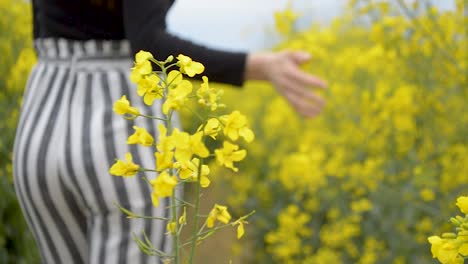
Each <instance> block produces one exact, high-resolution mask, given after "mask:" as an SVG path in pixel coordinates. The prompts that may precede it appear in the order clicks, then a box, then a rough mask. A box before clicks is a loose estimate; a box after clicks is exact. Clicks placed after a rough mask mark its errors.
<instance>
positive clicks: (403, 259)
mask: <svg viewBox="0 0 468 264" xmlns="http://www.w3.org/2000/svg"><path fill="white" fill-rule="evenodd" d="M453 1H454V2H455V6H456V7H455V8H454V9H452V10H448V11H440V10H438V9H437V8H435V7H433V6H431V5H429V1H403V0H382V1H371V0H352V1H349V4H348V7H347V11H346V12H345V13H344V14H343V15H342V16H341V17H340V18H338V19H336V20H335V21H333V23H331V24H330V25H328V26H324V27H319V26H317V25H311V26H310V28H308V29H307V30H304V31H297V30H296V27H295V25H294V23H295V20H296V19H297V18H298V16H299V15H300V13H296V12H295V11H293V10H291V9H286V10H284V11H281V12H278V13H276V14H272V16H273V17H275V19H276V22H277V23H276V26H277V31H278V34H279V35H281V36H282V37H283V41H282V43H281V44H279V45H278V46H277V47H276V48H277V49H278V50H304V51H307V52H309V53H310V54H311V55H312V59H311V60H310V62H308V63H307V64H304V65H303V69H304V70H305V71H307V72H310V73H312V74H314V75H318V76H321V77H323V78H324V79H326V80H328V84H329V87H328V89H327V90H326V91H323V92H320V93H321V96H323V97H324V98H325V99H326V101H327V105H326V108H325V110H324V111H323V112H322V114H321V115H320V116H319V117H318V118H315V119H312V120H306V119H303V118H302V117H300V116H298V115H297V114H296V113H295V112H294V111H293V110H292V108H291V107H290V106H289V105H288V104H287V103H286V101H284V100H283V99H282V98H281V97H280V96H279V95H278V94H277V92H276V91H275V89H274V88H273V87H271V86H270V85H268V84H265V83H260V82H250V83H247V85H246V87H244V88H243V89H240V90H237V89H231V88H230V87H221V85H218V84H216V85H215V84H213V83H210V84H209V85H208V80H207V79H206V80H203V82H202V84H201V88H200V89H198V90H197V94H196V97H197V100H198V103H199V104H201V105H203V107H205V108H209V109H211V110H212V111H214V110H216V109H217V108H223V107H224V105H223V104H221V103H219V102H218V99H219V97H220V96H221V94H222V92H220V91H221V89H218V88H220V87H221V88H223V89H222V90H224V95H223V98H224V101H223V102H225V103H226V105H228V106H229V107H231V108H232V109H236V110H237V109H238V110H240V112H242V113H243V114H240V113H239V112H236V111H233V112H232V113H231V114H230V115H225V116H221V117H220V120H222V121H223V122H224V123H225V124H227V125H226V126H224V128H221V126H220V125H219V121H218V119H215V120H211V121H207V124H206V126H205V127H203V128H199V127H198V124H195V123H191V122H186V123H185V124H184V126H185V127H186V129H187V131H201V130H202V131H203V133H204V135H208V136H213V137H216V135H217V134H218V132H220V130H221V129H224V131H223V133H224V134H225V135H226V136H227V137H228V138H230V139H231V140H237V139H238V138H242V140H239V141H238V142H237V143H236V144H231V143H229V142H228V144H224V145H217V146H216V147H217V152H216V153H215V154H214V155H213V156H212V157H210V158H209V159H211V162H212V163H213V164H210V171H209V172H207V171H206V169H205V170H201V171H200V172H201V173H200V174H201V175H200V176H201V177H200V182H201V184H202V186H201V187H207V186H208V185H210V181H211V180H213V181H216V182H218V183H217V185H215V188H218V189H222V191H221V193H222V195H223V197H224V198H225V200H226V201H227V204H226V206H227V207H229V212H230V213H231V214H232V215H233V216H238V215H246V214H248V213H249V212H251V211H252V210H255V211H256V213H255V214H254V215H252V216H251V217H250V218H249V224H248V225H246V226H245V231H246V232H245V234H244V224H245V223H247V222H245V221H243V220H241V221H237V222H233V223H232V225H235V226H236V227H237V236H238V237H242V236H243V239H246V240H248V241H249V243H247V244H248V245H252V247H253V248H252V249H246V248H243V249H242V250H234V251H235V252H234V253H236V254H242V253H244V252H246V251H249V252H252V253H249V254H244V255H245V256H244V258H243V259H242V262H241V263H286V264H302V263H305V264H309V263H310V264H329V263H345V264H348V263H358V264H373V263H379V264H404V263H407V264H426V263H437V261H439V262H440V263H458V264H460V263H463V262H462V261H463V259H464V258H466V257H468V256H467V254H468V249H467V248H468V247H467V246H466V245H467V244H466V241H467V240H466V232H468V231H467V230H468V229H467V226H466V225H467V218H466V214H467V213H468V200H467V199H468V198H467V195H468V103H467V102H468V31H467V30H468V16H467V13H466V12H467V8H468V1H466V0H453ZM409 2H411V4H408V3H409ZM28 8H29V6H28V4H27V3H23V2H22V1H19V2H18V1H12V0H0V11H2V14H5V15H2V16H1V17H0V30H1V32H2V33H1V35H0V51H1V54H2V55H1V58H2V59H1V61H2V63H1V64H0V73H1V74H0V76H1V77H0V105H1V107H0V118H1V120H2V122H1V123H0V130H1V131H2V132H4V133H3V135H2V138H1V141H0V151H1V153H0V155H1V159H0V174H1V175H0V183H1V185H0V192H1V193H2V194H3V196H4V198H2V200H3V201H4V202H3V203H0V217H1V220H2V224H0V263H34V259H36V260H37V257H36V255H35V254H36V253H35V249H34V244H33V242H32V240H31V236H30V235H29V233H28V232H27V230H26V225H25V224H24V221H22V216H21V213H20V211H19V207H18V205H17V202H16V198H15V195H14V191H13V187H12V181H11V174H12V172H11V149H12V144H13V138H14V133H15V126H16V122H17V118H18V114H19V109H20V108H19V106H20V104H21V95H22V89H23V88H24V86H25V81H26V76H27V75H28V72H29V70H30V68H31V66H32V65H33V64H34V63H35V55H34V52H33V49H32V47H31V46H32V45H31V43H32V42H31V34H30V30H31V29H30V28H28V27H25V26H24V25H27V24H30V16H29V13H30V12H29V11H28ZM140 55H141V56H140V57H138V58H136V66H135V68H134V69H133V71H132V72H131V79H132V80H134V81H135V82H138V81H139V80H140V79H141V78H142V76H143V75H145V74H148V72H151V71H152V68H151V64H149V63H146V62H148V56H149V55H148V54H146V55H145V54H144V53H142V54H140ZM178 59H179V60H180V61H183V62H184V63H183V70H182V71H184V72H185V73H186V74H187V75H189V76H190V75H192V76H193V75H195V74H198V73H199V72H200V71H203V69H202V66H200V65H199V64H197V62H193V61H191V59H190V58H188V57H186V56H183V55H181V57H180V58H178ZM139 63H140V64H139ZM129 74H130V70H129ZM168 74H169V77H168V78H169V79H173V80H174V81H175V82H176V83H177V84H179V85H178V87H179V89H175V91H174V92H173V94H172V95H171V96H170V98H168V100H166V103H165V106H164V107H165V109H164V112H166V113H167V112H168V111H172V110H178V109H181V108H182V106H183V105H184V104H186V103H187V102H186V100H185V98H186V96H187V94H188V93H190V92H191V91H192V86H191V84H190V83H184V84H180V83H179V82H181V80H178V79H177V77H176V76H171V73H170V72H169V73H168ZM154 78H157V76H156V77H154ZM145 81H146V83H145V82H138V91H136V92H138V93H139V94H140V95H143V94H144V95H145V96H144V100H145V103H146V104H151V103H152V102H153V101H154V100H156V99H159V98H161V93H160V91H159V90H158V89H155V88H154V87H156V86H155V85H154V84H155V83H158V82H159V79H153V80H151V79H145ZM184 81H185V80H184ZM311 89H313V88H311ZM214 91H216V93H215V92H214ZM244 98H245V99H244ZM193 107H194V108H195V106H193ZM231 108H228V109H227V110H230V109H231ZM114 109H115V111H116V112H118V113H121V114H123V115H127V117H131V116H132V115H133V116H136V115H139V112H138V109H136V108H133V107H132V106H131V105H130V103H129V101H128V100H127V99H126V98H125V97H122V98H121V99H120V100H119V101H118V102H117V104H116V105H115V108H114ZM228 112H231V111H228ZM182 115H183V117H184V120H195V119H196V118H195V117H193V116H192V115H193V114H192V112H190V111H182ZM217 122H218V123H217ZM247 123H248V124H249V125H250V128H251V129H250V128H247V127H246V124H247ZM159 129H160V135H161V137H160V138H159V143H158V146H157V148H158V149H161V150H164V149H172V148H173V147H172V146H173V145H174V144H176V143H175V142H172V141H173V140H174V138H175V137H174V138H172V137H173V136H174V135H171V136H167V137H166V131H162V130H164V128H159ZM183 133H184V132H180V131H178V132H177V133H175V134H177V135H176V136H178V137H180V138H182V137H186V138H184V140H189V141H190V140H192V141H193V142H195V143H196V142H198V141H199V140H198V141H197V139H196V138H188V135H185V134H183ZM254 135H255V139H254ZM150 137H151V136H150V135H147V134H146V131H142V130H139V128H135V135H134V136H133V138H132V139H129V140H130V141H132V142H134V143H138V144H150V145H151V144H153V141H152V138H150ZM164 137H166V139H165V138H164ZM192 137H193V136H192ZM179 141H180V140H179ZM246 142H247V143H249V144H246ZM130 143H131V142H130ZM195 143H194V144H195ZM209 147H213V146H209ZM190 151H191V152H190V153H189V154H192V152H197V153H199V154H197V155H200V156H206V155H207V154H206V153H205V152H207V151H206V150H205V149H204V148H201V147H198V148H197V147H196V146H195V147H194V148H193V149H192V150H190ZM204 153H205V154H206V155H205V154H204ZM247 153H248V157H247V158H245V160H243V159H244V157H245V156H246V154H247ZM186 154H187V153H182V152H179V153H172V152H170V151H161V152H160V153H156V154H155V155H156V158H157V161H158V162H157V164H156V165H157V169H158V170H164V169H167V168H169V167H172V166H175V167H176V166H177V164H173V159H174V155H178V156H179V158H181V157H185V156H187V155H186ZM184 155H185V156H184ZM189 156H190V155H189ZM240 160H243V161H242V162H238V161H240ZM197 162H199V161H196V160H192V162H191V163H190V164H192V165H193V164H195V165H197V164H198V163H197ZM215 163H217V164H219V165H221V166H219V167H215V166H214V165H215ZM134 165H135V164H133V163H132V159H131V155H127V157H126V161H122V160H121V161H120V163H117V165H116V167H115V168H114V170H116V171H118V173H119V174H122V175H133V174H134V173H136V171H137V170H138V168H135V166H134ZM223 166H224V167H225V168H221V167H223ZM196 167H197V166H196ZM226 168H227V169H226ZM238 168H239V172H238V173H234V171H237V169H238ZM188 169H190V168H188ZM190 172H193V170H190ZM180 173H181V174H180V177H184V179H185V180H191V179H196V178H198V174H191V173H189V172H188V171H187V172H183V168H182V169H181V172H180ZM208 173H209V178H208V177H207V176H206V175H208ZM166 176H167V177H166V178H164V177H161V179H160V181H161V182H156V181H154V182H152V184H154V188H160V189H162V190H163V191H162V192H159V194H160V196H161V193H164V192H167V193H166V194H167V196H170V195H171V194H172V189H173V185H174V182H173V180H172V177H175V176H171V175H166ZM158 179H159V178H158ZM163 180H165V181H164V182H162V181H163ZM220 181H222V183H223V184H220V183H219V182H220ZM210 187H211V186H210ZM161 197H163V196H161ZM153 198H154V200H155V201H157V200H158V199H159V196H158V197H153ZM223 204H225V203H224V202H223ZM225 208H226V207H225V206H224V205H218V204H216V205H215V207H213V209H212V211H210V212H209V215H208V219H209V221H208V225H212V224H214V223H215V222H216V221H219V222H221V223H226V222H229V221H230V219H231V215H230V214H229V213H228V212H227V210H225ZM460 213H461V214H462V215H463V216H457V214H460ZM451 216H453V218H452V219H451V220H450V221H448V220H449V219H450V217H451ZM185 221H186V220H185V213H184V215H183V217H181V218H180V219H179V220H178V224H177V223H175V222H171V223H169V224H168V231H169V232H174V228H175V226H178V225H184V224H185ZM451 224H453V225H454V226H455V228H458V229H455V231H454V229H453V228H452V225H451ZM171 230H172V231H171ZM451 232H455V233H451ZM243 243H244V242H243ZM234 248H238V246H235V247H234ZM211 252H213V251H211ZM436 259H437V260H436Z"/></svg>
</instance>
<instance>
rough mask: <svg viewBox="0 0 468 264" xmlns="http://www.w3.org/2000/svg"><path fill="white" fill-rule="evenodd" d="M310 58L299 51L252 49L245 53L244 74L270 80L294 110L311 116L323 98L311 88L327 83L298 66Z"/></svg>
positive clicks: (320, 108)
mask: <svg viewBox="0 0 468 264" xmlns="http://www.w3.org/2000/svg"><path fill="white" fill-rule="evenodd" d="M309 59H310V56H309V54H307V53H305V52H299V51H282V52H276V53H274V52H272V53H253V54H250V55H248V57H247V65H246V72H245V78H246V79H247V80H264V81H269V82H271V83H272V84H273V86H274V87H275V88H276V90H277V91H278V92H279V93H280V94H281V95H283V96H284V97H285V98H286V99H287V101H288V102H289V103H290V104H291V105H292V106H293V107H294V109H296V111H297V112H299V113H300V114H301V115H303V116H305V117H314V116H316V115H318V114H319V113H320V111H321V110H322V108H323V107H324V105H325V101H324V100H323V98H321V97H319V96H318V95H317V94H315V93H314V92H313V91H312V90H311V89H310V88H311V87H314V88H320V89H324V88H326V86H327V85H326V82H325V81H323V80H321V79H320V78H318V77H316V76H313V75H310V74H308V73H306V72H304V71H302V70H301V69H300V67H299V66H300V65H301V64H302V63H304V62H306V61H308V60H309Z"/></svg>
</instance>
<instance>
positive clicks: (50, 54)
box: [34, 38, 131, 60]
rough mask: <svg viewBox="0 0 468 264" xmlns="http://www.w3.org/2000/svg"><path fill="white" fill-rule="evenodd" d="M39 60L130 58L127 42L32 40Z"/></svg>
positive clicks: (60, 39) (58, 39) (59, 39)
mask: <svg viewBox="0 0 468 264" xmlns="http://www.w3.org/2000/svg"><path fill="white" fill-rule="evenodd" d="M34 48H35V49H36V52H37V55H38V57H39V59H43V60H94V59H97V60H103V59H104V60H106V59H108V60H112V59H124V58H130V57H131V49H130V44H129V42H128V40H86V41H80V40H70V39H64V38H38V39H35V40H34Z"/></svg>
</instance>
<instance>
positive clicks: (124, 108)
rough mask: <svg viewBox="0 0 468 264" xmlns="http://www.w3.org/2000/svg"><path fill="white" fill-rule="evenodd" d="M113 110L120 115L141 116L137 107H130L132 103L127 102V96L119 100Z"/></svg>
mask: <svg viewBox="0 0 468 264" xmlns="http://www.w3.org/2000/svg"><path fill="white" fill-rule="evenodd" d="M112 110H113V111H114V112H115V113H116V114H118V115H125V114H130V115H134V116H137V115H139V114H140V111H138V109H137V108H136V107H132V106H131V105H130V101H128V100H127V96H125V95H122V97H121V98H120V99H119V100H117V101H115V103H114V108H113V109H112Z"/></svg>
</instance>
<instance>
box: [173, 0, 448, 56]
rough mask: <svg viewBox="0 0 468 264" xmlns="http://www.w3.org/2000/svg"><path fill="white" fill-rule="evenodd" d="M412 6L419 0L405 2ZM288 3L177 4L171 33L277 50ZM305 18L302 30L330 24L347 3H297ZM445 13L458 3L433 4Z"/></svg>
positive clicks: (183, 0) (198, 0)
mask: <svg viewBox="0 0 468 264" xmlns="http://www.w3.org/2000/svg"><path fill="white" fill-rule="evenodd" d="M405 1H408V2H412V1H418V0H405ZM288 2H289V1H288V0H177V1H175V4H174V6H173V7H172V9H171V10H170V12H169V14H168V17H167V22H168V29H169V31H170V32H173V33H175V34H176V35H178V36H181V37H184V38H187V39H189V40H192V41H195V42H198V43H202V44H205V45H207V46H212V47H216V48H222V49H228V50H242V51H255V50H261V49H266V48H269V47H273V46H274V44H275V43H276V42H277V41H278V36H277V34H276V33H275V32H274V31H273V23H274V22H273V21H274V20H273V13H274V12H275V10H283V9H284V7H285V6H287V3H288ZM292 2H293V9H294V10H295V11H296V12H298V13H300V14H302V15H303V17H302V18H301V19H300V20H299V21H298V27H300V28H301V27H302V28H303V27H307V26H309V25H310V24H311V22H315V23H320V24H326V23H328V22H329V21H330V20H332V19H333V18H334V17H336V16H338V15H339V14H340V13H341V11H342V8H343V6H344V5H345V4H346V2H347V0H293V1H292ZM432 2H433V4H435V5H437V6H439V7H441V8H442V9H448V8H453V4H454V0H432Z"/></svg>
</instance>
